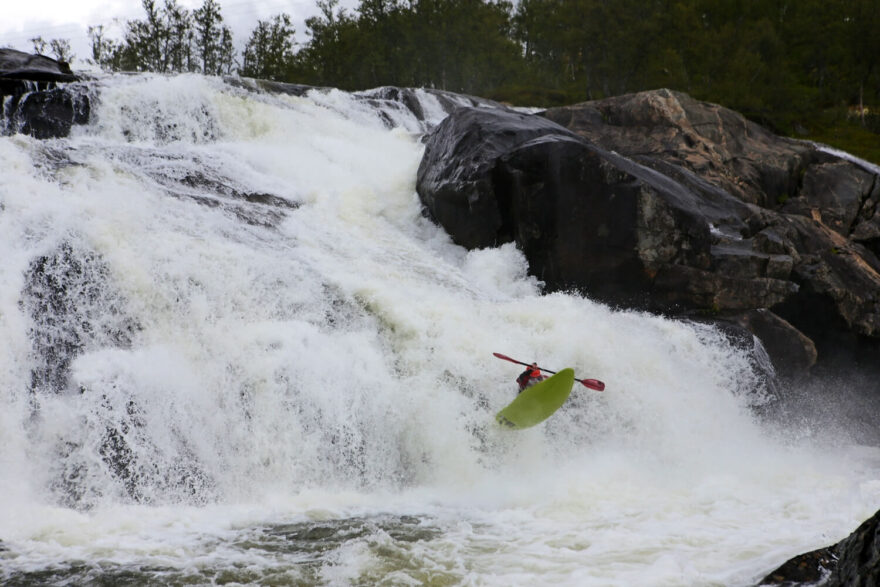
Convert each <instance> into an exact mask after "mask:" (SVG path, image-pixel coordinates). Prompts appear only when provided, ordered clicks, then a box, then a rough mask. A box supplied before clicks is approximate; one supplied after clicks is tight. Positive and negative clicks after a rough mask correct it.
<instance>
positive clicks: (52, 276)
mask: <svg viewBox="0 0 880 587" xmlns="http://www.w3.org/2000/svg"><path fill="white" fill-rule="evenodd" d="M25 280H26V281H25V287H24V290H23V291H22V297H21V305H22V307H23V308H24V309H25V310H26V311H27V313H28V314H29V316H30V317H31V322H32V324H31V327H30V330H29V336H30V339H31V344H32V346H33V367H32V370H31V391H32V392H34V393H62V392H64V391H66V390H68V380H69V376H70V364H71V362H72V361H73V360H74V359H75V358H76V357H77V356H78V355H79V354H81V353H82V352H84V351H86V350H92V349H96V348H102V347H123V348H128V347H130V346H131V342H132V338H133V336H134V334H135V333H136V332H137V331H138V330H139V326H138V324H137V321H136V320H135V319H134V318H132V317H131V316H128V315H127V314H126V312H125V300H124V299H123V297H122V296H121V295H120V294H119V292H118V291H117V290H116V288H115V287H114V286H113V282H112V277H111V274H110V269H109V267H108V266H107V264H106V262H105V261H104V260H103V259H102V258H101V256H100V255H99V254H97V253H95V252H94V251H91V250H88V249H84V248H79V247H75V246H74V245H73V244H72V242H70V241H64V242H62V243H61V244H60V245H59V246H58V248H57V249H55V250H54V251H52V252H51V253H48V254H46V255H43V256H41V257H38V258H36V259H34V260H33V261H32V262H31V264H30V267H29V268H28V271H27V275H26V277H25Z"/></svg>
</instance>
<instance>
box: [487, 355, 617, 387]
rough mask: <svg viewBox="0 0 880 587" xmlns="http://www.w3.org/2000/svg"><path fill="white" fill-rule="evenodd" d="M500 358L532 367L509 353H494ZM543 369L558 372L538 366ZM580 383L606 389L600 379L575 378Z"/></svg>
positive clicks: (548, 371)
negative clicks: (509, 355)
mask: <svg viewBox="0 0 880 587" xmlns="http://www.w3.org/2000/svg"><path fill="white" fill-rule="evenodd" d="M492 354H493V355H495V356H496V357H498V358H499V359H504V360H505V361H510V362H511V363H516V364H517V365H522V366H524V367H530V366H531V365H530V364H529V363H523V362H522V361H517V360H516V359H511V358H510V357H508V356H507V355H502V354H501V353H492ZM538 369H540V370H541V371H545V372H547V373H556V371H551V370H550V369H544V368H543V367H538ZM575 381H577V382H578V383H580V384H581V385H583V386H584V387H589V388H590V389H595V390H596V391H602V390H603V389H605V384H604V383H602V382H601V381H599V380H598V379H575Z"/></svg>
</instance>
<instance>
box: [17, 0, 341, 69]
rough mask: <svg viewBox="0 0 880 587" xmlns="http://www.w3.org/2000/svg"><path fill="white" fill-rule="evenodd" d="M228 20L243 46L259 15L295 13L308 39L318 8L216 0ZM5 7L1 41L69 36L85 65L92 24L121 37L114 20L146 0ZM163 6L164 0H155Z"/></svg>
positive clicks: (23, 45)
mask: <svg viewBox="0 0 880 587" xmlns="http://www.w3.org/2000/svg"><path fill="white" fill-rule="evenodd" d="M202 3H203V0H178V4H180V5H181V6H183V7H184V8H187V9H189V10H194V9H196V8H198V7H200V6H201V5H202ZM217 3H218V4H219V5H220V10H221V13H222V14H223V20H224V22H225V23H226V24H227V25H228V26H229V28H230V29H232V35H233V39H234V41H235V45H236V47H237V48H238V50H241V48H242V47H244V44H245V43H246V42H247V40H248V38H249V37H250V34H251V31H252V30H253V29H254V27H255V26H257V20H268V19H269V18H271V17H272V16H274V15H276V14H280V13H282V12H286V13H287V14H289V15H290V17H291V19H292V21H293V24H294V27H295V28H296V32H297V35H296V36H297V39H298V40H300V41H303V40H305V38H306V37H305V35H304V34H303V33H304V32H305V19H306V18H308V17H310V16H315V15H317V14H318V12H319V11H318V8H317V6H316V4H315V0H217ZM3 4H4V6H3V8H2V9H0V47H13V48H15V49H19V50H21V51H28V52H30V51H31V50H32V49H33V44H32V43H31V42H30V39H32V38H34V37H36V36H41V37H43V39H45V40H46V41H47V42H48V41H49V40H51V39H67V40H69V41H70V46H71V49H72V51H73V54H74V60H73V68H74V69H76V68H77V66H78V65H79V66H82V65H84V61H85V60H86V59H89V58H90V57H91V48H90V46H89V38H88V32H87V29H88V27H89V26H92V25H99V24H102V25H104V28H105V30H106V31H107V33H108V36H110V37H114V38H121V30H122V29H121V27H120V26H119V25H118V24H114V23H124V22H125V21H127V20H132V19H142V18H143V17H144V9H143V7H142V6H141V0H4V2H3ZM156 4H157V5H159V6H164V4H165V0H156ZM357 5H358V0H340V2H339V6H342V7H345V8H349V9H352V8H354V7H355V6H357Z"/></svg>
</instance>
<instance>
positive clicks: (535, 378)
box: [516, 363, 546, 393]
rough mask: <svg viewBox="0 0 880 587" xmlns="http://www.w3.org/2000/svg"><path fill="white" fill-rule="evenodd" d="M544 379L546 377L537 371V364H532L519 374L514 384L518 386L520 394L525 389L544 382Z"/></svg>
mask: <svg viewBox="0 0 880 587" xmlns="http://www.w3.org/2000/svg"><path fill="white" fill-rule="evenodd" d="M544 379H546V377H544V376H543V375H542V374H541V370H540V369H538V364H537V363H532V364H531V365H529V366H528V368H526V370H525V371H523V372H522V373H520V374H519V377H517V378H516V382H517V384H518V385H519V392H520V393H522V392H523V390H525V389H526V388H528V387H531V386H533V385H534V384H536V383H539V382H541V381H544Z"/></svg>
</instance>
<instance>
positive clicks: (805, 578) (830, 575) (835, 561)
mask: <svg viewBox="0 0 880 587" xmlns="http://www.w3.org/2000/svg"><path fill="white" fill-rule="evenodd" d="M759 585H784V586H786V587H797V586H804V587H806V586H807V585H815V586H821V587H874V586H875V585H880V511H878V512H877V513H876V514H874V515H873V516H872V517H871V518H869V519H868V520H866V521H865V522H864V523H862V525H861V526H859V527H858V528H857V529H856V530H855V532H853V533H852V534H850V535H849V536H848V537H847V538H845V539H843V540H841V541H840V542H838V543H837V544H835V545H833V546H829V547H827V548H820V549H818V550H814V551H812V552H808V553H806V554H802V555H799V556H796V557H794V558H792V559H791V560H789V561H787V562H786V563H784V564H783V565H782V566H781V567H779V568H778V569H776V570H775V571H773V572H771V573H770V574H769V575H767V576H766V577H765V578H764V579H763V580H762V581H761V582H760V583H759Z"/></svg>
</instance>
